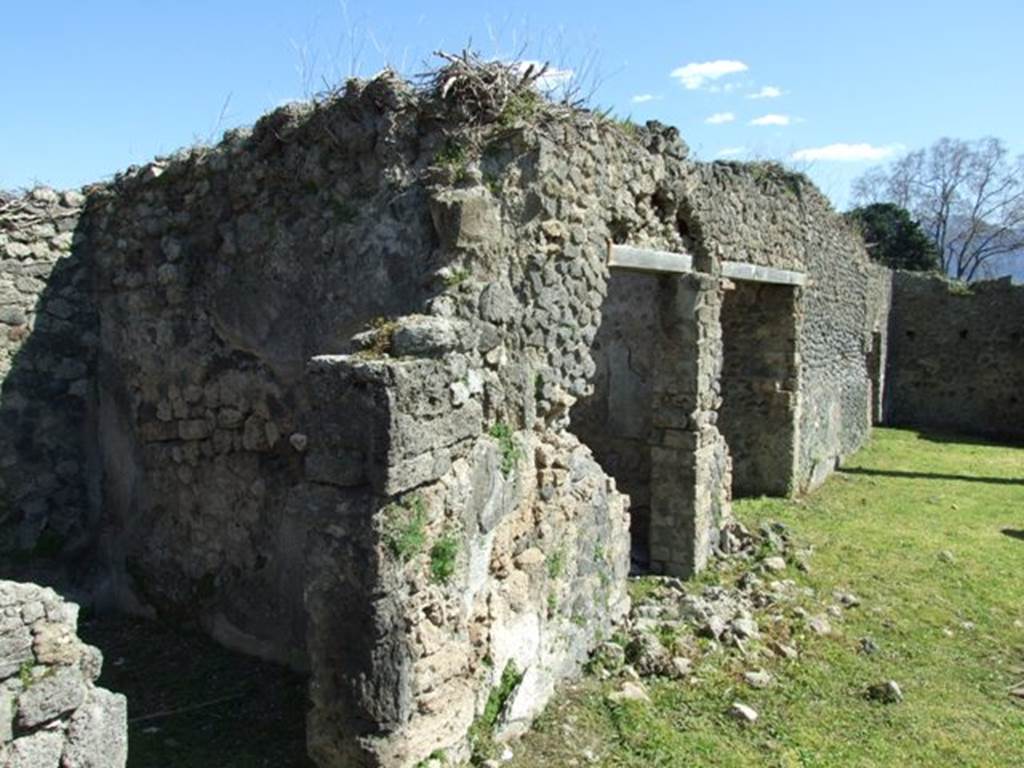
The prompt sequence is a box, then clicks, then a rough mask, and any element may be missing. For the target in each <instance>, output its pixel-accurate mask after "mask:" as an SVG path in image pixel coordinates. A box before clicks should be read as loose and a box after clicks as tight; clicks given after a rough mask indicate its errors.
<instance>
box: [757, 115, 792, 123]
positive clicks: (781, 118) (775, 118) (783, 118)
mask: <svg viewBox="0 0 1024 768" xmlns="http://www.w3.org/2000/svg"><path fill="white" fill-rule="evenodd" d="M791 122H793V118H791V117H790V116H789V115H762V116H761V117H758V118H755V119H753V120H751V121H750V124H751V125H789V124H790V123H791Z"/></svg>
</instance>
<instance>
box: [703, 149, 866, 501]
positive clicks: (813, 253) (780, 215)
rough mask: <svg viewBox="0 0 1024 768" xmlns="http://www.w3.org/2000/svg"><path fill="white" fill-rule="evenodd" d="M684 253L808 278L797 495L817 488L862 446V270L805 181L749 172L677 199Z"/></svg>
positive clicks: (710, 175) (800, 300)
mask: <svg viewBox="0 0 1024 768" xmlns="http://www.w3.org/2000/svg"><path fill="white" fill-rule="evenodd" d="M684 201H685V206H684V207H685V208H686V210H684V211H683V220H684V224H685V228H686V230H687V237H688V239H689V241H690V243H691V250H694V251H695V252H698V253H700V252H703V251H707V250H711V251H713V253H714V254H715V255H717V256H718V257H719V258H721V259H723V260H729V261H743V262H748V263H751V264H757V265H761V266H770V267H779V268H782V269H793V270H798V271H803V272H806V274H807V277H808V284H807V285H806V286H805V287H803V288H801V289H797V302H796V311H797V317H796V318H795V320H796V328H797V333H798V339H799V342H798V345H797V355H798V364H799V396H798V403H797V409H798V415H799V418H798V422H797V446H798V455H797V461H796V482H795V490H806V489H808V488H811V487H814V486H816V485H818V484H820V483H821V482H822V481H823V480H824V479H825V478H826V477H827V476H828V474H829V473H830V472H831V471H832V470H833V469H834V468H835V466H836V464H837V463H838V462H839V461H840V460H841V459H842V458H843V457H845V456H848V455H849V454H851V453H853V452H854V451H855V450H856V449H857V448H858V447H859V446H860V445H861V444H862V443H863V442H864V440H865V439H866V438H867V436H868V431H869V429H870V419H869V408H868V403H869V399H870V385H869V377H868V370H867V353H868V350H869V348H870V336H871V332H870V330H869V328H868V316H867V312H868V301H869V293H870V290H871V286H870V280H869V277H870V275H869V270H870V263H869V261H868V257H867V252H866V251H865V249H864V246H863V243H862V242H861V240H860V238H858V237H857V236H856V235H855V234H854V233H853V232H852V231H851V230H850V229H849V227H848V226H847V225H846V224H845V222H844V221H843V220H842V218H841V217H840V216H838V215H837V214H836V213H835V212H834V211H833V210H832V208H831V205H830V204H829V202H828V200H827V199H826V198H825V197H824V196H823V195H822V194H821V193H820V192H818V191H817V190H816V189H815V188H814V186H813V185H812V184H811V183H810V182H808V181H807V180H806V179H805V178H803V177H801V176H799V175H796V174H791V173H789V172H786V171H784V170H782V169H779V168H777V167H775V166H772V165H769V164H764V163H757V164H742V163H712V164H709V165H703V166H699V168H698V173H696V174H695V175H694V178H693V183H692V185H691V187H690V188H689V190H688V194H687V195H686V196H685V197H684Z"/></svg>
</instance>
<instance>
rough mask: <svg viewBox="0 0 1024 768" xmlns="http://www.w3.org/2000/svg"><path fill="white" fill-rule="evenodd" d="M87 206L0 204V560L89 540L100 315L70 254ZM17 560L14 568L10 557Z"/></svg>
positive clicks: (77, 196) (49, 201)
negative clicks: (97, 326) (95, 385)
mask: <svg viewBox="0 0 1024 768" xmlns="http://www.w3.org/2000/svg"><path fill="white" fill-rule="evenodd" d="M84 202H85V198H84V196H83V195H82V194H81V193H79V192H76V191H67V192H60V193H58V192H54V191H53V190H51V189H47V188H45V187H39V188H36V189H34V190H32V191H31V192H28V193H26V194H25V195H24V196H22V197H20V198H13V199H11V200H8V201H6V202H2V203H0V558H3V559H4V561H5V562H7V568H6V572H7V574H8V575H11V573H12V572H13V571H14V570H15V565H14V560H15V559H20V560H21V561H24V559H25V558H24V555H25V554H28V553H31V554H32V555H33V556H34V557H36V558H42V557H47V556H55V555H58V554H61V553H63V554H65V555H67V554H74V553H76V552H80V551H82V550H83V549H84V548H86V547H87V546H88V544H89V543H90V542H91V541H92V540H93V539H94V536H95V521H96V514H95V513H96V508H97V507H96V504H95V500H96V499H95V497H96V488H97V485H96V482H95V469H96V467H95V465H94V457H95V450H94V448H93V447H92V443H93V436H94V433H93V430H92V428H91V425H90V419H91V418H92V416H93V414H94V411H95V393H94V383H93V373H94V371H95V357H96V340H97V337H96V315H95V308H94V304H93V300H92V279H91V273H90V270H89V267H88V265H87V264H86V261H85V260H84V259H83V258H82V257H81V256H80V254H79V253H78V251H77V250H74V251H73V249H72V246H73V244H74V243H76V242H80V241H77V240H76V239H77V238H78V235H77V233H76V230H77V226H78V220H79V215H80V213H81V209H82V206H83V204H84ZM19 554H20V555H21V557H20V558H16V555H19Z"/></svg>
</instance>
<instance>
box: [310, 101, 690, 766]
mask: <svg viewBox="0 0 1024 768" xmlns="http://www.w3.org/2000/svg"><path fill="white" fill-rule="evenodd" d="M489 138H490V140H486V139H485V140H484V142H483V146H482V147H475V148H470V150H468V151H467V154H468V155H469V158H470V159H469V161H468V166H467V167H466V168H465V169H463V171H462V172H461V173H460V174H459V176H461V180H457V181H456V182H455V183H454V184H451V182H450V180H449V181H448V182H447V183H445V184H438V185H437V186H435V187H434V188H433V191H432V199H431V208H432V211H433V219H434V223H435V227H436V228H437V233H438V240H439V250H440V253H439V256H438V261H440V262H443V263H447V264H448V265H449V266H448V267H446V268H445V269H446V270H448V271H449V274H457V275H459V279H458V280H449V281H447V284H446V287H445V289H444V291H443V292H441V293H440V294H439V295H437V296H435V297H434V298H432V299H430V300H429V301H428V302H427V305H426V313H425V314H423V315H411V316H406V317H400V318H397V319H396V320H395V322H394V324H393V325H392V326H391V327H390V328H387V329H382V330H379V331H378V332H377V333H375V334H370V336H369V338H367V339H366V343H367V346H368V348H369V349H371V350H372V349H381V348H382V347H384V345H383V344H381V343H380V341H381V338H382V337H384V336H386V337H387V339H388V340H389V346H387V351H386V352H385V353H384V354H383V355H381V356H379V357H378V356H375V355H372V354H371V355H369V356H367V355H366V354H363V355H358V354H357V355H349V356H333V357H330V356H328V357H322V358H317V359H316V360H315V361H314V364H313V366H312V367H311V368H310V379H311V381H312V382H313V383H312V388H313V389H314V390H316V391H318V392H323V393H325V394H322V395H318V396H316V397H315V398H313V401H314V402H315V403H318V404H320V405H319V408H318V409H317V410H316V412H315V413H314V415H313V418H312V421H313V422H315V423H316V424H319V425H323V429H316V428H313V427H311V431H310V448H309V459H310V461H311V462H314V463H316V464H317V465H318V466H323V467H324V469H325V472H324V473H323V474H321V475H318V477H317V478H315V485H316V486H317V487H318V488H320V489H325V488H327V487H328V486H333V487H334V488H335V490H334V491H333V493H334V494H335V497H334V498H335V499H336V500H337V501H336V503H337V504H339V505H345V508H346V509H353V508H354V507H357V506H358V505H362V504H366V506H367V507H368V508H370V509H371V510H374V512H373V513H372V516H371V518H370V519H369V520H368V521H367V523H366V524H365V525H364V526H362V527H361V528H360V529H359V531H358V534H357V535H355V536H353V535H351V534H349V535H344V536H343V535H341V532H342V531H341V529H338V530H337V531H336V532H332V531H331V530H330V529H328V531H327V532H326V535H325V536H324V537H323V538H322V539H321V541H320V546H319V548H318V549H316V550H315V551H316V553H317V554H316V556H315V561H316V563H318V564H323V566H324V567H322V568H321V567H320V566H319V565H317V566H315V574H314V576H313V579H312V581H311V583H310V588H309V590H308V593H307V604H308V605H309V606H310V620H311V630H310V635H309V639H310V644H311V651H312V654H313V659H314V664H313V668H314V684H313V686H312V691H313V704H314V710H313V714H312V718H311V750H312V753H313V754H314V755H315V756H316V757H317V759H318V760H319V761H320V762H321V763H322V764H324V765H361V764H364V763H365V764H367V765H377V764H382V765H392V764H394V765H414V764H416V762H417V761H418V760H421V759H423V758H424V757H426V756H427V755H429V754H431V753H432V752H433V751H435V750H437V749H445V750H447V752H448V754H449V755H451V756H459V755H465V750H466V748H467V746H468V745H467V743H466V741H465V734H466V733H467V731H469V730H470V729H471V726H472V724H473V722H474V721H475V720H476V718H478V717H479V715H480V713H481V711H482V709H483V708H484V706H485V705H486V702H487V700H488V698H490V697H491V696H493V695H494V693H493V692H494V691H495V690H496V689H497V688H498V687H499V683H500V681H501V680H502V678H503V675H505V674H506V673H511V672H513V671H514V672H517V673H518V675H520V676H521V679H520V680H519V682H518V685H516V686H515V688H514V690H513V691H512V692H511V694H510V695H509V698H508V701H507V702H506V704H505V707H504V708H503V714H502V718H501V721H500V722H499V724H498V731H499V735H509V734H513V733H516V732H519V731H521V730H522V729H523V728H525V726H526V724H528V723H529V722H530V720H531V719H532V718H533V717H535V716H536V715H537V714H538V713H539V712H540V711H541V709H542V707H543V705H544V703H545V702H546V701H547V700H548V698H549V697H550V695H551V694H552V692H553V690H554V686H555V685H556V684H557V682H558V681H559V680H562V679H565V678H566V677H570V676H572V675H573V674H575V673H576V672H577V671H578V669H579V668H580V665H581V664H582V663H583V662H584V661H585V658H586V653H587V650H588V649H589V648H591V647H593V644H594V643H595V642H596V641H597V640H598V639H599V638H601V637H604V636H607V633H609V632H610V631H611V630H612V626H613V624H614V622H615V620H616V619H617V617H620V616H621V615H622V613H623V611H624V610H625V608H626V605H627V604H628V601H627V598H626V595H625V591H624V583H625V581H624V580H625V575H626V573H627V571H628V520H627V516H626V509H625V498H624V497H623V496H622V495H621V494H619V493H618V492H617V490H616V485H615V483H614V482H613V481H612V480H611V479H610V478H608V477H607V476H606V475H605V474H604V472H603V471H602V470H601V468H600V467H599V465H598V464H597V462H596V461H594V458H593V457H592V455H591V452H590V450H589V448H588V447H587V446H585V445H583V444H581V443H580V441H579V440H578V439H577V438H576V437H575V436H574V435H573V431H574V430H575V424H574V422H573V420H572V419H571V418H570V412H571V409H572V406H573V405H574V403H575V402H576V401H577V399H578V398H580V397H585V396H587V395H588V394H589V393H590V392H591V390H592V378H593V376H594V373H595V364H594V361H593V357H592V354H591V348H592V344H593V342H594V337H595V334H596V333H597V327H598V324H599V323H600V320H601V316H602V315H601V307H602V302H603V300H604V297H605V294H606V292H607V280H608V273H607V268H606V266H605V261H606V254H607V240H608V238H609V237H610V236H611V234H612V227H613V225H615V224H616V223H619V224H620V225H622V222H628V223H629V224H628V225H629V226H634V227H636V229H637V230H638V231H648V232H651V233H656V235H657V236H661V237H664V238H670V237H671V236H672V235H671V233H672V232H673V231H674V223H673V221H672V219H671V217H668V219H667V220H666V219H665V218H663V217H662V216H661V215H660V213H659V211H658V209H657V206H655V205H653V204H652V203H651V199H652V198H653V197H654V195H655V194H656V192H657V188H658V184H659V183H661V182H664V181H665V180H666V179H667V178H668V176H669V173H668V172H667V171H666V160H665V158H664V157H661V156H659V153H658V152H655V151H654V150H652V149H650V148H648V147H647V146H645V145H643V144H637V143H636V142H634V141H631V140H630V139H629V138H628V137H626V136H624V135H623V134H622V133H621V132H620V129H618V128H617V127H616V126H614V125H612V124H609V123H606V122H604V121H600V120H598V119H596V118H590V119H587V118H585V117H584V118H578V121H577V119H574V120H571V121H570V120H566V121H564V122H563V121H553V122H552V123H550V124H548V125H546V126H545V127H544V128H542V129H536V130H535V129H524V130H521V131H515V132H512V133H511V134H510V133H509V132H507V131H506V132H498V134H497V135H495V136H491V137H489ZM456 140H457V139H456ZM649 140H650V141H651V144H652V145H657V144H658V142H659V141H660V142H664V141H665V140H666V139H665V137H663V136H660V135H652V136H650V137H649ZM668 149H669V151H670V152H672V151H674V152H675V154H676V157H677V158H678V157H679V156H680V153H681V151H682V149H681V145H679V146H677V147H675V148H674V149H673V147H671V146H670V147H668ZM652 236H655V235H653V234H652ZM353 413H361V414H363V417H362V418H360V419H357V420H356V421H355V423H353V421H352V418H351V416H348V417H346V414H353ZM335 425H337V426H335ZM346 427H347V428H346ZM321 451H322V458H323V461H322V463H321V461H320V458H319V457H321ZM338 456H347V457H349V459H347V460H346V461H344V462H337V461H335V462H334V463H333V464H332V463H331V462H330V461H329V457H338ZM367 482H368V483H369V484H370V487H371V488H372V497H373V498H370V499H369V500H368V501H367V499H368V497H367V496H366V491H365V490H360V488H365V486H364V485H361V484H362V483H367ZM325 492H327V493H330V491H325ZM374 499H377V501H374ZM417 510H422V512H423V514H424V516H425V518H426V530H425V543H424V544H423V545H422V546H420V547H418V548H417V549H416V551H415V552H413V553H410V554H409V555H408V556H407V557H404V558H403V557H398V556H396V553H395V551H394V547H393V546H389V544H388V541H389V540H390V538H389V537H390V536H391V535H392V534H391V533H389V532H390V531H393V529H394V526H395V525H396V522H395V521H396V519H397V520H402V519H407V518H408V516H410V515H415V514H416V513H417V512H416V511H417ZM348 515H349V516H352V515H351V513H348ZM441 542H452V547H453V550H454V552H455V553H456V554H455V555H454V563H455V564H454V570H453V572H452V574H451V577H450V579H449V580H447V581H439V580H438V579H437V578H436V577H434V576H433V575H432V574H433V568H434V567H435V565H436V557H437V554H436V553H437V550H436V547H437V546H438V545H439V543H441ZM350 560H351V561H354V562H359V563H360V564H361V566H360V573H359V574H350V573H341V574H339V573H338V569H337V567H333V568H331V567H328V566H329V564H333V563H339V562H348V561H350ZM354 579H362V580H363V581H361V582H354ZM353 583H362V584H366V585H370V584H373V585H376V586H375V587H374V588H373V589H372V593H373V594H374V595H379V596H380V597H379V599H375V600H374V601H373V602H372V603H371V604H369V605H367V606H365V607H363V608H362V611H363V612H362V614H360V618H359V619H358V621H353V620H352V614H350V613H349V611H350V609H352V608H354V607H355V606H350V605H349V604H348V603H346V595H347V594H351V593H352V585H353ZM349 602H351V601H349ZM360 622H361V623H360ZM365 626H372V627H374V631H373V632H372V633H369V634H367V633H366V632H363V631H361V630H360V632H359V633H358V634H359V635H361V636H362V637H361V638H360V637H357V636H355V635H356V633H354V632H353V631H352V629H351V628H352V627H365ZM346 627H348V629H346ZM369 636H372V637H376V638H387V640H386V641H384V644H385V645H386V649H382V648H381V647H379V645H378V646H375V645H374V644H373V643H369V642H368V641H367V639H366V638H367V637H369ZM339 638H342V639H343V642H341V643H339ZM342 648H344V650H345V652H344V653H341V651H340V649H342ZM353 651H354V654H353ZM395 660H400V661H399V662H398V663H395ZM339 669H341V670H343V671H342V673H341V674H338V673H337V671H336V670H339ZM367 681H369V682H367Z"/></svg>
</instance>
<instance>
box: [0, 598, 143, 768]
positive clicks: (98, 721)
mask: <svg viewBox="0 0 1024 768" xmlns="http://www.w3.org/2000/svg"><path fill="white" fill-rule="evenodd" d="M77 627H78V606H77V605H75V604H74V603H68V602H65V601H64V600H62V599H61V598H60V596H59V595H57V593H56V592H54V591H53V590H52V589H46V588H43V587H39V586H36V585H35V584H22V583H18V582H13V581H0V762H2V763H3V765H5V766H8V767H9V768H123V767H124V765H125V762H126V760H127V758H128V720H127V716H128V710H127V704H126V701H125V698H124V696H122V695H120V694H116V693H111V692H110V691H107V690H104V689H103V688H97V687H96V686H95V685H94V684H93V682H94V681H95V680H96V678H97V677H99V674H100V668H101V666H102V664H103V657H102V656H101V655H100V652H99V651H98V650H97V649H96V648H93V647H92V646H89V645H85V644H84V643H82V642H81V640H79V639H78V636H77V634H76V631H77Z"/></svg>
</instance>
